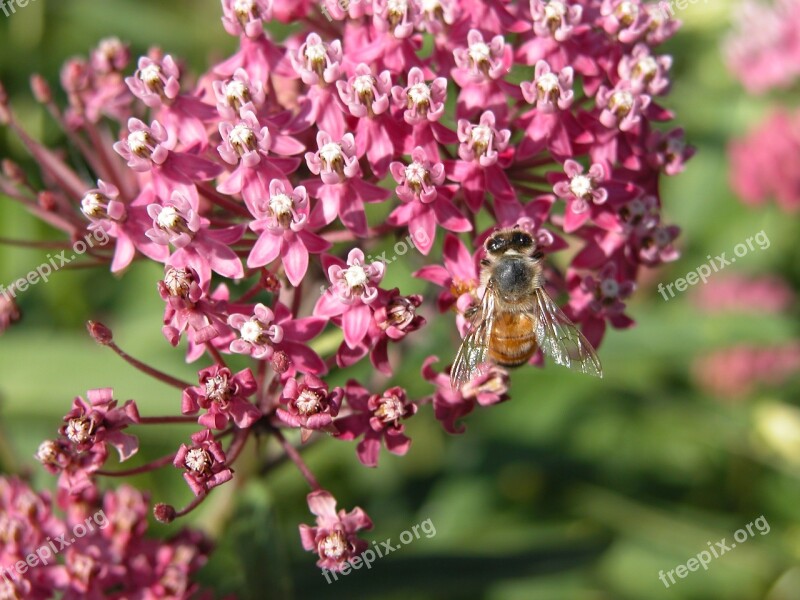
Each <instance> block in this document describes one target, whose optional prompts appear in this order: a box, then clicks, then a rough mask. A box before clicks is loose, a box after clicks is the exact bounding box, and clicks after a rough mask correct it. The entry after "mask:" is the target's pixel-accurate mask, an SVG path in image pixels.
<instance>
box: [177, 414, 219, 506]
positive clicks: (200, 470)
mask: <svg viewBox="0 0 800 600" xmlns="http://www.w3.org/2000/svg"><path fill="white" fill-rule="evenodd" d="M225 461H226V458H225V452H224V451H223V450H222V444H220V443H219V442H218V441H217V440H215V439H214V434H213V433H211V430H210V429H204V430H203V431H198V432H197V433H193V434H192V445H191V446H187V445H186V444H181V447H180V448H179V449H178V452H177V454H175V459H174V460H173V461H172V464H173V465H174V466H175V467H177V468H178V469H183V478H184V479H185V480H186V483H187V484H189V487H190V488H191V489H192V491H193V492H194V495H195V496H203V495H205V494H207V493H208V492H209V491H211V490H212V489H213V488H215V487H217V486H218V485H222V484H223V483H226V482H228V481H230V480H231V478H232V477H233V471H232V470H231V469H230V467H228V466H227V464H226V462H225Z"/></svg>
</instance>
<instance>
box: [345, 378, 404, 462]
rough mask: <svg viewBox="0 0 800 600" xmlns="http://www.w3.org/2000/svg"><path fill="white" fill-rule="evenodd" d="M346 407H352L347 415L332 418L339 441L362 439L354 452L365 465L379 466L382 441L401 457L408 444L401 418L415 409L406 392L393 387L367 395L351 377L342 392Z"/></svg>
mask: <svg viewBox="0 0 800 600" xmlns="http://www.w3.org/2000/svg"><path fill="white" fill-rule="evenodd" d="M344 395H345V401H346V403H347V406H348V407H349V408H350V409H352V411H353V412H352V413H351V414H350V415H348V416H345V417H341V418H339V419H337V420H336V421H335V426H336V429H337V430H338V431H339V433H338V434H337V437H338V438H339V439H342V440H355V439H357V438H359V437H361V436H363V438H362V439H361V441H360V442H359V443H358V446H357V448H356V454H357V455H358V459H359V460H360V461H361V463H362V464H364V465H365V466H367V467H376V466H378V455H379V453H380V449H381V443H383V444H385V445H386V449H387V450H388V451H389V452H391V453H392V454H396V455H398V456H403V455H404V454H406V453H407V452H408V450H409V448H410V446H411V440H410V439H409V438H408V437H407V436H406V435H405V433H404V431H405V425H404V424H403V423H401V422H400V421H401V420H404V419H407V418H409V417H411V416H412V415H414V414H415V413H416V412H417V405H416V404H414V403H413V402H409V401H408V398H407V397H406V391H405V390H404V389H403V388H400V387H392V388H389V389H388V390H386V391H385V392H383V394H370V393H369V392H368V391H367V390H366V389H364V388H363V387H362V386H361V385H359V384H358V382H356V381H354V380H350V381H348V382H347V386H346V387H345V391H344Z"/></svg>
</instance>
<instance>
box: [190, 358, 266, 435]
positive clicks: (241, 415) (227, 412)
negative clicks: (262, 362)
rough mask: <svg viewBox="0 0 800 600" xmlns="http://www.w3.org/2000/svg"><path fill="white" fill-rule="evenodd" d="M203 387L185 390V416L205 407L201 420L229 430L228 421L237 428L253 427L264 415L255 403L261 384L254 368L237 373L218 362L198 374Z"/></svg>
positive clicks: (208, 425) (202, 423) (212, 425)
mask: <svg viewBox="0 0 800 600" xmlns="http://www.w3.org/2000/svg"><path fill="white" fill-rule="evenodd" d="M198 378H199V380H200V387H190V388H186V389H185V390H184V391H183V401H182V403H181V412H182V413H183V414H185V415H191V414H195V413H197V411H198V410H200V409H201V408H202V409H205V410H206V412H205V413H204V414H203V415H201V416H200V418H199V419H198V420H197V422H198V423H199V424H200V425H202V426H204V427H207V428H209V429H225V427H226V426H227V424H228V421H233V422H234V423H235V424H236V426H237V427H239V428H240V429H244V428H247V427H250V426H251V425H252V424H253V423H255V422H256V421H257V420H258V419H259V418H260V417H261V411H260V410H259V409H258V408H257V407H256V406H255V405H254V404H252V403H251V402H250V401H249V400H248V397H250V396H252V395H253V394H254V393H255V392H256V389H257V388H258V385H257V384H256V380H255V378H254V377H253V373H252V372H251V371H250V369H244V370H242V371H239V372H238V373H236V374H235V375H234V374H233V373H231V371H230V369H227V368H225V367H220V366H219V365H214V366H212V367H209V368H207V369H202V370H201V371H200V372H199V373H198Z"/></svg>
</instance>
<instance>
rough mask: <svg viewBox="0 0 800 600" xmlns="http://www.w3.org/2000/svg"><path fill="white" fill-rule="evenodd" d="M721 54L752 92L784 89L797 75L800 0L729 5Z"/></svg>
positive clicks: (799, 73) (747, 1)
mask: <svg viewBox="0 0 800 600" xmlns="http://www.w3.org/2000/svg"><path fill="white" fill-rule="evenodd" d="M732 12H733V16H734V26H733V30H732V31H731V33H730V34H729V36H728V39H727V43H726V46H725V54H726V58H727V61H728V65H729V67H730V69H731V71H733V73H734V74H735V75H736V76H737V77H738V78H739V80H740V81H741V82H742V84H744V86H745V87H746V88H747V89H748V91H750V92H752V93H756V94H758V93H763V92H766V91H769V90H770V89H772V88H788V87H790V86H791V85H792V84H793V83H795V82H796V81H797V78H798V77H800V2H798V0H770V1H769V2H766V1H764V0H744V1H741V2H738V3H736V4H735V5H734V6H733V7H732Z"/></svg>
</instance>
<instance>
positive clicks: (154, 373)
mask: <svg viewBox="0 0 800 600" xmlns="http://www.w3.org/2000/svg"><path fill="white" fill-rule="evenodd" d="M108 346H109V347H110V348H111V349H112V350H113V351H114V352H116V353H117V355H118V356H119V357H120V358H122V360H124V361H125V362H127V363H128V364H129V365H131V366H133V367H135V368H136V369H139V370H140V371H142V372H143V373H147V374H148V375H150V376H151V377H155V378H156V379H158V380H159V381H161V382H163V383H166V384H167V385H171V386H172V387H176V388H178V389H180V390H184V389H186V388H187V387H192V386H191V385H190V384H188V383H186V382H185V381H181V380H180V379H176V378H175V377H172V376H171V375H167V374H166V373H163V372H162V371H159V370H158V369H155V368H153V367H151V366H150V365H146V364H144V363H143V362H142V361H140V360H137V359H135V358H133V357H132V356H131V355H129V354H128V353H127V352H125V351H124V350H123V349H122V348H120V347H119V346H117V345H116V344H115V343H114V342H110V343H109V344H108Z"/></svg>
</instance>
